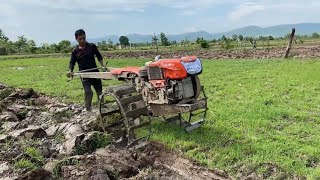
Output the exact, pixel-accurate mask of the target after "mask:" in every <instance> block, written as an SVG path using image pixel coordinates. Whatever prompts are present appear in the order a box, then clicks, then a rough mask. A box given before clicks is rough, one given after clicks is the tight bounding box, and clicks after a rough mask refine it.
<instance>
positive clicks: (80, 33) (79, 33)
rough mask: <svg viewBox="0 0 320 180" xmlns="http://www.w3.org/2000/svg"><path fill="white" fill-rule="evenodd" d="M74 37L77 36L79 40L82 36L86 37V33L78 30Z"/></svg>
mask: <svg viewBox="0 0 320 180" xmlns="http://www.w3.org/2000/svg"><path fill="white" fill-rule="evenodd" d="M74 35H75V36H76V38H78V36H80V35H86V32H84V30H83V29H78V30H77V31H76V32H75V33H74Z"/></svg>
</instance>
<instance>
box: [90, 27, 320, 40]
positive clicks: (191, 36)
mask: <svg viewBox="0 0 320 180" xmlns="http://www.w3.org/2000/svg"><path fill="white" fill-rule="evenodd" d="M292 28H296V34H299V35H310V34H312V33H314V32H320V23H299V24H282V25H276V26H270V27H259V26H246V27H243V28H238V29H233V30H231V31H227V32H220V33H209V32H207V31H197V32H190V33H184V34H177V35H166V36H167V38H168V40H169V41H177V42H180V41H182V40H185V39H188V40H190V41H194V40H196V39H197V37H200V38H201V37H202V38H203V39H206V40H211V39H219V38H221V37H222V36H223V35H225V36H226V37H231V36H232V35H234V34H237V35H240V34H241V35H243V36H251V37H257V36H273V37H283V36H285V35H286V34H289V33H290V32H291V29H292ZM125 36H127V37H128V38H129V41H130V42H131V43H146V42H149V43H150V42H151V39H152V35H142V34H127V35H125ZM157 36H158V37H160V35H159V34H158V35H157ZM119 37H120V36H116V35H109V36H106V37H101V38H93V39H88V40H89V41H90V42H94V43H96V42H101V41H102V40H106V41H107V40H108V39H110V40H111V41H112V42H114V43H117V42H119Z"/></svg>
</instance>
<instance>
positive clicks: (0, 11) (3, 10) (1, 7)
mask: <svg viewBox="0 0 320 180" xmlns="http://www.w3.org/2000/svg"><path fill="white" fill-rule="evenodd" d="M13 14H15V10H14V8H12V7H11V6H9V5H7V4H0V16H11V15H13Z"/></svg>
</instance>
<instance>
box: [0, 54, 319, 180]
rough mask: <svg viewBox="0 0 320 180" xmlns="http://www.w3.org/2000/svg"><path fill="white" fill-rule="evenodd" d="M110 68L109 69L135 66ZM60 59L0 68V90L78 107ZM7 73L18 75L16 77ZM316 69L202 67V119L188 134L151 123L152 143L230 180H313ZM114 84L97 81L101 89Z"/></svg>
mask: <svg viewBox="0 0 320 180" xmlns="http://www.w3.org/2000/svg"><path fill="white" fill-rule="evenodd" d="M144 62H145V61H143V60H131V59H124V60H111V61H110V63H109V65H110V66H115V67H121V66H126V65H143V64H144ZM67 65H68V60H67V59H28V60H10V61H0V82H3V83H6V84H9V85H12V86H15V87H24V88H27V87H28V88H29V87H33V88H34V89H35V90H36V91H40V92H44V93H47V94H49V95H52V96H59V97H60V98H62V99H63V100H65V101H75V102H79V103H82V102H83V90H82V87H81V83H80V80H79V79H76V80H74V81H71V82H69V83H67V82H66V80H67V78H66V77H65V73H66V71H67V70H68V68H67ZM13 67H25V69H22V70H16V69H12V68H13ZM319 68H320V61H319V60H299V59H294V60H281V59H274V60H241V61H238V60H219V61H204V72H203V74H202V75H201V76H200V78H201V81H202V84H203V85H204V86H205V90H206V92H207V94H208V97H209V102H208V106H209V113H208V119H207V122H206V124H205V125H204V126H202V127H201V128H199V129H197V130H196V131H194V132H193V133H191V134H185V133H184V131H183V129H182V128H180V127H174V126H169V125H166V124H164V123H161V122H158V121H155V122H154V123H153V131H154V132H155V133H154V135H153V136H152V139H154V140H158V141H161V142H164V143H165V144H167V145H168V146H169V147H171V148H176V149H180V150H182V151H183V152H184V153H185V155H186V156H187V157H189V158H191V159H193V160H195V161H196V162H198V163H201V164H203V165H206V166H209V167H211V168H218V169H223V170H226V171H227V172H228V173H229V174H231V175H232V176H234V177H237V176H238V175H239V174H240V173H241V172H240V171H241V170H244V172H249V171H251V170H254V171H257V172H260V173H261V174H264V173H263V172H266V171H267V166H266V164H272V165H273V166H276V167H277V175H281V173H283V172H284V173H287V174H288V175H289V176H306V177H308V178H309V179H310V178H317V177H318V178H320V177H319V174H320V153H319V151H320V150H319V147H320V133H319V130H320V113H319V108H320V81H319V78H320V71H319ZM115 83H117V82H116V81H104V85H105V86H108V85H111V84H115Z"/></svg>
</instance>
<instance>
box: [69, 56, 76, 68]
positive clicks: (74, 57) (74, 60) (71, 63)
mask: <svg viewBox="0 0 320 180" xmlns="http://www.w3.org/2000/svg"><path fill="white" fill-rule="evenodd" d="M75 64H76V56H75V54H74V52H72V53H71V58H70V62H69V72H73V69H74V65H75Z"/></svg>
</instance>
